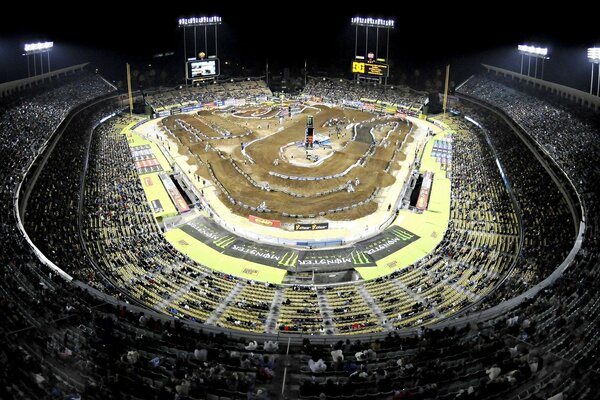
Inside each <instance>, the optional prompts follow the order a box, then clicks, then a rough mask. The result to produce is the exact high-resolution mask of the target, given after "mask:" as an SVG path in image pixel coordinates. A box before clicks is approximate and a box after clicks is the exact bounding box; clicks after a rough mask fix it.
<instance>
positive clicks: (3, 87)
mask: <svg viewBox="0 0 600 400" xmlns="http://www.w3.org/2000/svg"><path fill="white" fill-rule="evenodd" d="M88 65H89V62H86V63H83V64H77V65H73V66H71V67H66V68H61V69H57V70H54V71H50V72H47V73H45V74H40V75H37V76H32V77H30V78H23V79H17V80H14V81H9V82H4V83H0V98H2V97H6V96H9V95H11V94H13V93H16V92H19V91H21V90H23V89H27V88H30V87H32V86H33V85H37V84H39V83H43V82H45V81H46V79H48V80H50V79H52V78H54V77H59V76H62V75H66V74H68V73H71V72H77V71H81V70H83V69H84V68H85V67H86V66H88Z"/></svg>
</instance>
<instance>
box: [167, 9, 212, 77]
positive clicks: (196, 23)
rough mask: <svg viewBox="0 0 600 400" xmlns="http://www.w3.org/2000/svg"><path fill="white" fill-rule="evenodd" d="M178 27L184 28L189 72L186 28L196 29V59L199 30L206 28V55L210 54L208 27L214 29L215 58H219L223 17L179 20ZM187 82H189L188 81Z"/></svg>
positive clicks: (184, 50)
mask: <svg viewBox="0 0 600 400" xmlns="http://www.w3.org/2000/svg"><path fill="white" fill-rule="evenodd" d="M177 24H178V25H177V26H178V27H179V28H183V63H184V66H185V68H186V71H187V62H188V57H187V54H188V51H187V42H186V28H194V30H193V32H194V58H195V57H198V55H199V52H198V35H197V28H198V27H204V50H203V51H202V53H205V54H206V55H208V54H210V53H209V49H208V35H209V32H208V27H210V26H212V27H214V38H215V47H214V57H215V58H216V57H217V56H218V53H217V49H218V30H217V27H218V26H219V25H221V17H219V16H216V15H213V16H212V17H189V18H179V19H178V20H177ZM186 82H187V80H186Z"/></svg>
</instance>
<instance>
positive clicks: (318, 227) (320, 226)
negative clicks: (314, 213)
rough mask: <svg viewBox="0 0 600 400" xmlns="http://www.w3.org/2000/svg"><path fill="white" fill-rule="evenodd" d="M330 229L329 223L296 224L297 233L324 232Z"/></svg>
mask: <svg viewBox="0 0 600 400" xmlns="http://www.w3.org/2000/svg"><path fill="white" fill-rule="evenodd" d="M325 229H329V222H316V223H313V224H294V230H295V231H322V230H325Z"/></svg>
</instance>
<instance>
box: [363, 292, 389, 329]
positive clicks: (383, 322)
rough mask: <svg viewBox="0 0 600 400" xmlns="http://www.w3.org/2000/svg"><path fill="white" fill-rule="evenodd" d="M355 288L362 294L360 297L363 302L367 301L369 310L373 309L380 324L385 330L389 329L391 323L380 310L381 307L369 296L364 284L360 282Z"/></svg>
mask: <svg viewBox="0 0 600 400" xmlns="http://www.w3.org/2000/svg"><path fill="white" fill-rule="evenodd" d="M356 288H357V290H358V292H359V293H360V295H361V296H362V298H363V299H364V301H365V303H367V305H368V306H369V308H370V309H371V311H373V314H374V315H375V316H376V317H377V320H378V321H379V323H380V324H381V326H383V327H384V328H385V330H391V325H390V324H389V322H388V321H387V319H386V318H385V315H384V313H383V311H381V309H380V308H379V306H378V305H377V303H376V302H375V300H374V299H373V296H371V293H369V291H368V290H367V289H366V288H365V284H364V283H360V284H359V285H357V287H356Z"/></svg>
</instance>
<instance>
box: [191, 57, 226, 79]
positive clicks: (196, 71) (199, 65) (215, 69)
mask: <svg viewBox="0 0 600 400" xmlns="http://www.w3.org/2000/svg"><path fill="white" fill-rule="evenodd" d="M186 72H187V78H188V79H196V78H209V77H212V76H218V75H219V73H220V71H219V59H217V58H209V59H206V60H190V61H188V62H187V71H186Z"/></svg>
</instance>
